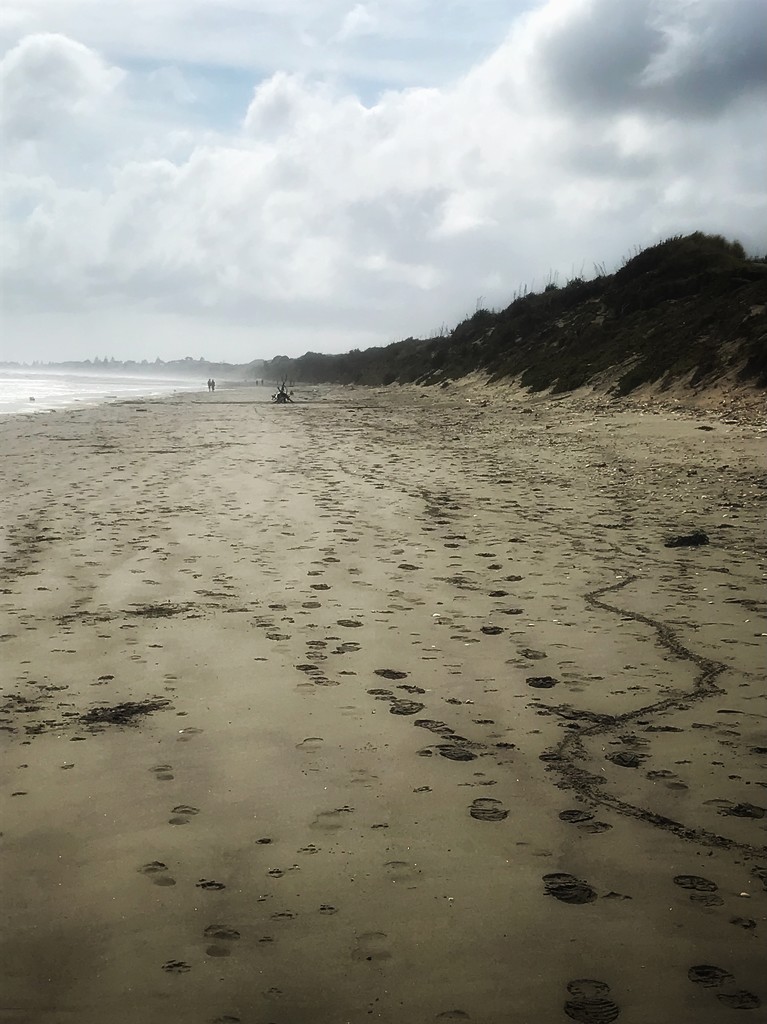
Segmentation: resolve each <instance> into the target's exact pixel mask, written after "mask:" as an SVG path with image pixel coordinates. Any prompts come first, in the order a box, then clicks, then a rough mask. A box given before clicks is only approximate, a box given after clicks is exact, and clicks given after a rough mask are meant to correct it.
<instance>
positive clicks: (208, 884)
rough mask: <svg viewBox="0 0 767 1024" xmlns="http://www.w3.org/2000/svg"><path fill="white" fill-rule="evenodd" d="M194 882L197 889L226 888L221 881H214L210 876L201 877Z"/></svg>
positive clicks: (217, 889)
mask: <svg viewBox="0 0 767 1024" xmlns="http://www.w3.org/2000/svg"><path fill="white" fill-rule="evenodd" d="M194 884H195V887H196V888H197V889H203V890H204V891H205V892H221V890H222V889H226V886H225V885H224V883H223V882H216V881H215V880H214V879H212V878H201V879H200V880H199V882H195V883H194Z"/></svg>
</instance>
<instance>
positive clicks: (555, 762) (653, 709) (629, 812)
mask: <svg viewBox="0 0 767 1024" xmlns="http://www.w3.org/2000/svg"><path fill="white" fill-rule="evenodd" d="M638 579H639V577H638V576H635V575H628V576H626V577H624V579H622V580H620V581H619V582H618V583H611V584H610V585H609V586H606V587H600V588H598V589H597V590H592V591H590V592H589V593H587V594H584V595H583V599H584V601H585V602H586V604H589V605H591V607H592V608H599V609H602V610H604V611H607V612H610V613H612V614H613V615H618V616H620V617H621V618H624V619H625V618H628V619H633V620H634V621H635V622H641V623H642V624H643V625H645V626H649V627H650V628H651V629H653V630H654V631H655V635H656V640H657V642H658V644H659V645H660V646H661V647H663V648H664V649H665V650H667V651H669V652H670V653H671V654H673V655H675V656H676V657H677V658H680V659H681V660H683V661H689V662H692V664H693V665H695V666H696V667H697V669H698V674H697V675H696V677H695V679H694V680H693V685H692V689H691V690H686V691H679V692H677V693H676V694H675V695H674V696H673V697H666V698H664V699H663V700H660V701H656V702H654V703H653V704H647V705H645V706H644V707H641V708H635V709H634V710H633V711H627V712H625V713H624V714H622V715H614V716H610V717H609V719H608V720H605V717H606V716H600V720H599V721H598V722H595V723H594V724H593V725H589V726H586V727H585V728H583V729H581V730H580V731H579V732H578V733H570V734H569V735H567V736H565V737H564V738H563V739H562V740H560V742H559V743H558V744H557V745H556V746H555V747H554V748H553V750H551V751H549V752H547V753H544V755H543V759H544V760H546V761H547V762H548V763H549V764H550V765H551V768H552V769H553V770H554V771H557V772H558V773H559V774H560V775H561V776H563V777H564V779H566V781H567V783H568V784H569V786H570V787H571V788H572V789H573V790H574V791H575V792H576V793H578V795H579V796H581V797H583V798H584V799H586V800H588V801H591V802H592V803H594V804H598V805H600V806H602V807H609V808H610V809H611V810H613V811H616V812H617V813H618V814H623V815H625V816H626V817H630V818H635V819H637V820H639V821H644V822H646V823H647V824H649V825H654V826H655V827H656V828H661V829H663V830H664V831H666V832H672V833H673V834H674V835H676V836H678V837H679V838H680V839H686V840H689V841H690V842H694V843H699V844H701V845H703V846H715V847H719V848H720V849H726V850H738V851H740V852H741V853H745V854H747V855H749V856H752V857H764V856H766V855H767V847H759V846H753V845H752V844H750V843H743V842H738V841H737V840H735V839H728V838H727V837H726V836H720V835H719V834H718V833H716V832H710V831H708V830H707V829H704V828H692V827H690V826H689V825H685V824H684V823H683V822H681V821H676V820H675V819H673V818H667V817H666V816H665V815H662V814H657V813H656V812H654V811H651V810H649V809H647V808H645V807H637V806H636V805H634V804H630V803H629V802H628V801H626V800H621V799H620V798H619V797H617V796H613V795H610V794H609V793H604V792H602V791H601V790H602V783H603V780H602V779H601V778H599V777H595V776H593V775H591V774H590V773H589V772H587V771H585V770H584V769H582V768H581V767H579V765H578V764H577V763H576V761H577V760H578V759H579V758H584V759H587V758H588V754H587V753H586V751H585V750H584V748H583V743H582V739H583V737H584V736H599V735H606V734H609V733H615V732H616V731H617V730H618V729H620V728H622V727H623V726H625V725H627V724H629V723H630V722H634V721H636V720H637V719H638V718H643V717H645V716H647V715H656V714H658V713H660V712H662V711H670V710H677V711H682V710H685V709H686V708H687V707H689V705H690V703H691V702H697V701H703V700H705V699H706V698H708V697H712V696H714V695H715V694H719V693H723V692H724V691H723V690H722V689H721V688H720V687H718V686H717V685H716V684H715V680H716V678H717V677H718V676H719V675H721V674H722V672H725V671H726V670H727V667H728V666H727V665H725V664H723V663H722V662H719V661H714V660H713V659H711V658H704V657H703V656H702V655H700V654H696V653H695V651H691V650H690V649H689V648H688V647H685V646H684V644H683V643H682V642H681V641H680V639H679V637H678V636H677V635H676V633H675V632H674V631H673V630H672V629H671V628H670V627H669V626H667V625H666V624H665V623H663V622H659V621H658V620H657V619H653V618H651V617H650V616H649V615H643V614H642V613H641V612H633V611H629V610H627V609H625V608H620V607H619V606H618V605H615V604H610V603H609V602H607V601H602V600H600V598H601V597H602V595H603V594H609V593H613V592H615V591H618V590H623V589H624V587H627V586H629V585H630V584H632V583H634V582H635V581H636V580H638Z"/></svg>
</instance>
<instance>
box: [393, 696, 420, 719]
mask: <svg viewBox="0 0 767 1024" xmlns="http://www.w3.org/2000/svg"><path fill="white" fill-rule="evenodd" d="M425 707H426V705H425V704H419V703H418V701H417V700H402V699H401V698H399V697H395V698H394V699H393V700H392V702H391V707H390V708H389V714H390V715H417V714H418V713H419V712H421V711H423V709H424V708H425Z"/></svg>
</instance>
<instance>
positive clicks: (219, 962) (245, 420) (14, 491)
mask: <svg viewBox="0 0 767 1024" xmlns="http://www.w3.org/2000/svg"><path fill="white" fill-rule="evenodd" d="M723 408H724V407H723ZM765 422H767V420H765V419H764V418H760V417H759V416H758V415H756V414H754V413H752V414H750V415H748V416H739V415H733V414H732V413H731V411H730V410H729V407H727V409H726V410H725V411H723V412H718V413H713V412H707V411H705V410H699V411H697V412H696V411H692V410H689V409H683V408H679V409H674V408H673V407H672V406H668V407H663V408H656V409H653V408H651V407H650V406H647V407H642V406H641V404H639V403H634V404H633V405H619V404H617V403H610V402H607V401H601V400H600V401H597V400H596V399H594V400H591V399H589V398H588V397H584V396H582V397H581V398H568V399H562V400H559V401H556V400H552V399H549V398H545V397H541V398H538V399H533V398H529V397H525V396H523V395H521V394H519V393H517V392H515V391H514V390H513V389H511V388H508V387H500V386H498V387H494V388H481V387H479V386H477V385H476V383H469V384H466V385H458V384H456V385H453V386H451V387H449V388H446V389H439V388H434V389H418V388H410V387H403V388H400V387H392V388H388V389H381V390H365V389H362V388H345V389H344V388H297V394H296V402H295V404H293V405H289V406H284V407H277V406H274V405H271V404H270V403H269V402H268V392H267V391H265V390H260V389H241V390H238V389H219V390H218V391H216V393H215V394H213V395H209V394H202V393H201V394H192V395H180V396H177V397H174V398H172V399H164V400H157V401H140V400H136V401H133V402H125V403H116V404H111V405H101V406H97V407H94V408H90V409H76V410H63V411H59V412H51V413H44V414H40V415H35V416H21V417H9V418H7V419H5V420H3V421H2V422H0V434H1V435H2V450H3V476H4V486H3V488H2V493H0V505H1V507H2V554H3V563H2V580H0V591H1V592H0V607H1V608H2V628H0V633H1V634H2V635H1V636H0V640H1V641H2V645H1V646H0V654H1V655H2V666H3V670H2V674H3V678H2V686H1V690H0V777H1V778H2V786H1V787H0V802H1V805H2V813H1V815H0V833H1V835H0V865H1V867H0V887H1V889H2V892H1V898H2V907H3V929H2V957H1V958H0V965H1V966H0V975H1V976H0V993H2V995H0V1021H2V1022H13V1024H37V1022H40V1024H43V1022H44V1024H103V1022H107V1021H108V1022H110V1024H134V1022H136V1024H138V1022H141V1024H166V1022H168V1024H214V1022H215V1024H236V1022H242V1024H304V1022H306V1024H361V1022H364V1021H368V1020H370V1021H379V1022H382V1024H428V1022H433V1021H438V1022H443V1024H445V1022H458V1021H470V1022H473V1024H566V1022H567V1021H569V1020H575V1021H577V1022H581V1024H609V1022H612V1021H614V1020H619V1021H620V1022H621V1024H679V1022H695V1024H721V1022H723V1021H727V1020H730V1019H737V1020H740V1019H747V1020H752V1021H757V1020H761V1021H764V1020H767V982H765V975H764V960H765V955H764V954H765V945H764V936H765V931H766V930H767V892H766V891H765V888H766V887H767V852H766V851H765V845H766V844H767V811H766V810H765V808H767V790H765V785H767V771H765V769H767V702H766V701H765V683H764V662H765V659H764V655H765V635H766V634H767V622H766V621H765V600H764V597H765V594H764V582H765V564H764V554H765V537H764V521H765V520H764V516H765V505H766V504H767V501H766V498H767V491H766V489H765V479H766V478H765V467H764V461H763V457H764V443H765V437H767V432H766V431H765ZM695 531H704V532H705V534H706V535H707V537H708V540H709V543H707V544H701V545H696V546H676V547H667V546H666V542H667V540H668V539H669V538H673V537H679V536H690V535H691V534H693V533H694V532H695ZM736 1010H740V1011H748V1012H741V1013H736V1012H734V1011H736Z"/></svg>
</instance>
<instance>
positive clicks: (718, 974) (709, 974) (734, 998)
mask: <svg viewBox="0 0 767 1024" xmlns="http://www.w3.org/2000/svg"><path fill="white" fill-rule="evenodd" d="M687 977H688V978H689V979H690V981H692V982H693V983H694V984H696V985H702V986H703V987H704V988H721V989H722V990H723V991H721V992H717V993H716V998H717V999H718V1000H719V1002H720V1003H722V1004H723V1005H724V1006H728V1007H729V1008H730V1009H731V1010H757V1009H758V1008H759V1007H760V1006H761V1005H762V1001H761V999H760V998H759V996H758V995H756V994H755V993H754V992H748V991H747V990H746V989H742V988H736V984H735V977H734V975H732V974H731V973H730V972H729V971H728V970H725V968H724V967H717V966H715V965H714V964H695V965H694V966H693V967H691V968H690V969H689V970H688V972H687Z"/></svg>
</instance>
